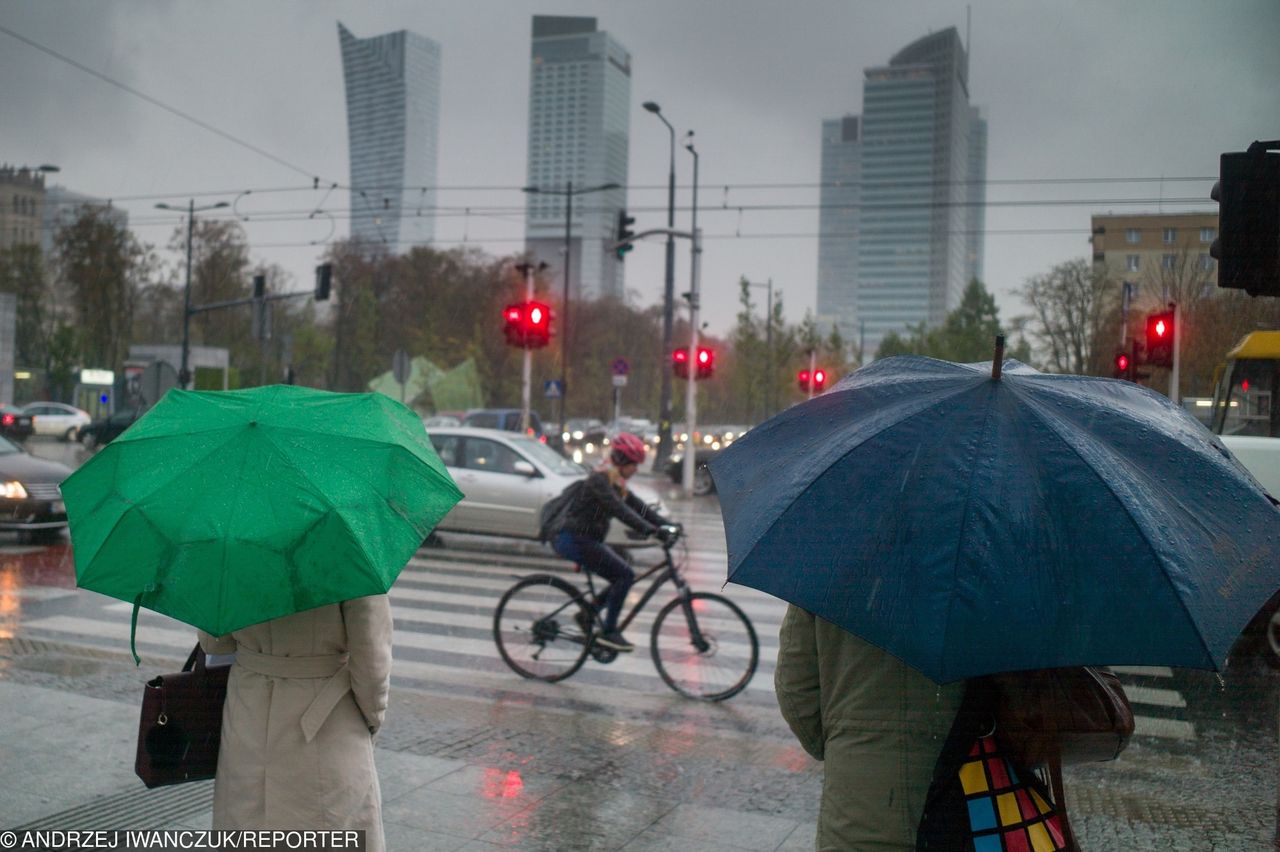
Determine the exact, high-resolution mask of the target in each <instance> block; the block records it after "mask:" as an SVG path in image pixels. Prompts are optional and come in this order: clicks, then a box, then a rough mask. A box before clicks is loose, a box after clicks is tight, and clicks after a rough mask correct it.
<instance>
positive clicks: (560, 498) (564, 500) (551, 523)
mask: <svg viewBox="0 0 1280 852" xmlns="http://www.w3.org/2000/svg"><path fill="white" fill-rule="evenodd" d="M585 481H586V480H584V479H579V480H578V481H576V482H571V483H569V485H568V487H567V488H565V490H563V491H561V492H560V494H559V495H557V496H555V497H552V498H551V499H550V500H548V501H547V502H546V503H543V504H542V511H541V512H540V513H539V514H538V541H551V539H552V538H554V537H555V536H556V534H557V533H559V532H560V530H561V529H562V528H563V527H564V522H565V521H566V520H567V519H568V517H569V509H570V508H571V507H572V506H573V504H574V502H575V501H576V500H577V499H578V494H579V493H580V492H581V491H582V483H583V482H585Z"/></svg>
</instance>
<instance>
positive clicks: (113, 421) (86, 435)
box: [80, 408, 145, 450]
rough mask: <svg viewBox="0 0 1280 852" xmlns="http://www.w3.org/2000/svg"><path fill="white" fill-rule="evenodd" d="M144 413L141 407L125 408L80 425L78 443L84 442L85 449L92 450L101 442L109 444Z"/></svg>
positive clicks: (100, 444) (101, 443)
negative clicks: (85, 424) (86, 424)
mask: <svg viewBox="0 0 1280 852" xmlns="http://www.w3.org/2000/svg"><path fill="white" fill-rule="evenodd" d="M144 413H145V411H144V410H143V409H141V408H126V409H125V410H124V411H117V412H116V413H115V414H112V415H111V416H109V417H103V418H101V419H98V420H95V421H93V422H92V423H90V424H89V425H88V426H82V427H80V443H82V444H84V448H85V449H86V450H94V449H97V448H98V447H101V446H102V445H103V444H109V443H111V441H113V440H115V439H116V438H118V437H120V433H122V432H123V431H124V430H125V429H128V428H129V427H130V426H132V425H133V424H134V423H135V422H136V421H137V419H138V418H139V417H141V416H142V415H143V414H144Z"/></svg>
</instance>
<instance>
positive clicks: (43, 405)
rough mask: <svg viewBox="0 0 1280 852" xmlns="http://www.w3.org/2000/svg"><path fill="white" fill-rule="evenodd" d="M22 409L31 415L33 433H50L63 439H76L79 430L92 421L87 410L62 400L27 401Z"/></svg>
mask: <svg viewBox="0 0 1280 852" xmlns="http://www.w3.org/2000/svg"><path fill="white" fill-rule="evenodd" d="M22 410H23V411H24V412H25V413H27V414H30V415H31V417H32V421H31V425H32V427H33V428H34V429H35V434H37V435H51V436H53V437H55V438H61V439H62V440H64V441H75V440H77V439H78V438H79V436H80V430H81V429H82V428H83V427H85V426H88V425H89V424H90V423H91V422H92V421H93V418H92V417H90V416H89V412H87V411H85V410H84V409H82V408H76V407H75V406H74V405H67V404H66V403H62V402H29V403H27V404H26V405H25V406H23V408H22Z"/></svg>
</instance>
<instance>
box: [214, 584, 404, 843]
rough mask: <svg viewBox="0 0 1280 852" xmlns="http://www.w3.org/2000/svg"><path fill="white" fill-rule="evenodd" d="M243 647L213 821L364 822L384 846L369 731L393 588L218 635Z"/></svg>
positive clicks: (231, 686) (386, 658)
mask: <svg viewBox="0 0 1280 852" xmlns="http://www.w3.org/2000/svg"><path fill="white" fill-rule="evenodd" d="M200 645H201V646H202V647H203V648H204V650H205V653H207V654H229V653H235V654H236V662H235V664H234V665H233V666H232V668H231V677H230V680H229V682H228V684H227V701H226V704H225V705H224V710H223V717H222V748H221V751H220V752H219V754H218V776H217V780H216V781H215V783H214V792H213V827H214V828H216V829H232V828H241V829H364V830H365V831H367V832H368V834H367V835H366V846H365V848H366V849H368V850H382V849H384V848H385V841H384V838H383V833H382V796H381V793H380V791H379V789H378V775H377V772H376V770H375V769H374V764H373V735H374V734H375V733H377V731H378V728H379V727H380V726H381V725H382V718H383V714H384V713H385V712H386V709H387V696H388V692H389V689H390V679H391V607H390V605H389V603H388V601H387V596H386V595H375V596H372V597H367V598H357V599H355V600H350V601H346V602H345V603H342V604H333V605H330V606H323V607H319V608H318V609H312V610H307V611H306V612H300V613H296V614H294V615H289V616H285V617H283V618H277V619H275V620H273V621H268V622H265V623H263V624H255V625H253V626H251V627H246V628H244V629H243V630H236V631H234V632H232V633H231V634H230V635H229V636H223V637H214V636H210V635H209V634H208V633H205V632H204V631H200Z"/></svg>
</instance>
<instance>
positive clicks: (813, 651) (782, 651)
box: [774, 606, 964, 852]
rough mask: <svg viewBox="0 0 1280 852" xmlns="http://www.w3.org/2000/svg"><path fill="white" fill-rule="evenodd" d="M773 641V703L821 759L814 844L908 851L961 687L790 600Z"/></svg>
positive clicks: (865, 851)
mask: <svg viewBox="0 0 1280 852" xmlns="http://www.w3.org/2000/svg"><path fill="white" fill-rule="evenodd" d="M778 641H779V644H778V667H777V668H776V669H775V670H774V687H775V691H776V692H777V695H778V707H779V709H781V711H782V717H783V718H784V719H786V720H787V724H788V725H790V726H791V730H792V732H793V733H794V734H795V735H796V738H797V739H798V740H800V744H801V745H802V746H804V749H805V751H807V752H809V754H811V755H813V756H814V757H816V758H817V759H818V760H821V761H823V762H824V763H825V767H824V774H823V781H822V804H821V807H820V808H819V811H818V837H817V848H818V849H819V850H823V851H824V852H828V850H830V852H844V850H851V849H857V850H859V852H884V850H891V849H892V850H909V849H915V848H916V829H917V827H918V826H919V824H920V818H921V817H922V816H923V815H924V803H925V797H926V795H927V794H928V792H929V784H930V782H931V781H932V780H933V768H934V764H936V763H937V762H938V755H939V753H940V752H941V751H942V744H943V742H944V741H945V740H946V738H947V734H948V733H949V732H950V730H951V723H952V722H953V721H955V717H956V713H957V711H959V709H960V701H961V699H962V698H963V697H964V684H963V683H952V684H947V685H946V686H938V685H937V684H935V683H933V682H932V681H930V680H929V679H928V678H926V677H925V676H924V675H922V674H920V673H919V672H918V671H916V670H915V669H913V668H910V667H909V666H907V665H906V664H904V663H902V662H900V661H899V660H897V659H896V658H894V657H892V656H890V655H889V654H887V653H885V652H884V651H882V650H880V649H879V648H877V647H875V646H874V645H871V644H869V643H867V642H864V641H863V640H861V639H859V638H858V637H857V636H854V635H853V634H852V633H849V632H848V631H846V630H842V629H841V628H839V627H837V626H835V625H834V624H832V623H830V622H828V621H823V620H822V619H821V618H818V617H816V616H814V615H813V614H811V613H809V612H806V611H805V610H803V609H801V608H799V607H797V606H788V607H787V614H786V615H785V616H784V617H783V620H782V631H781V633H780V634H779V638H778Z"/></svg>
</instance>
